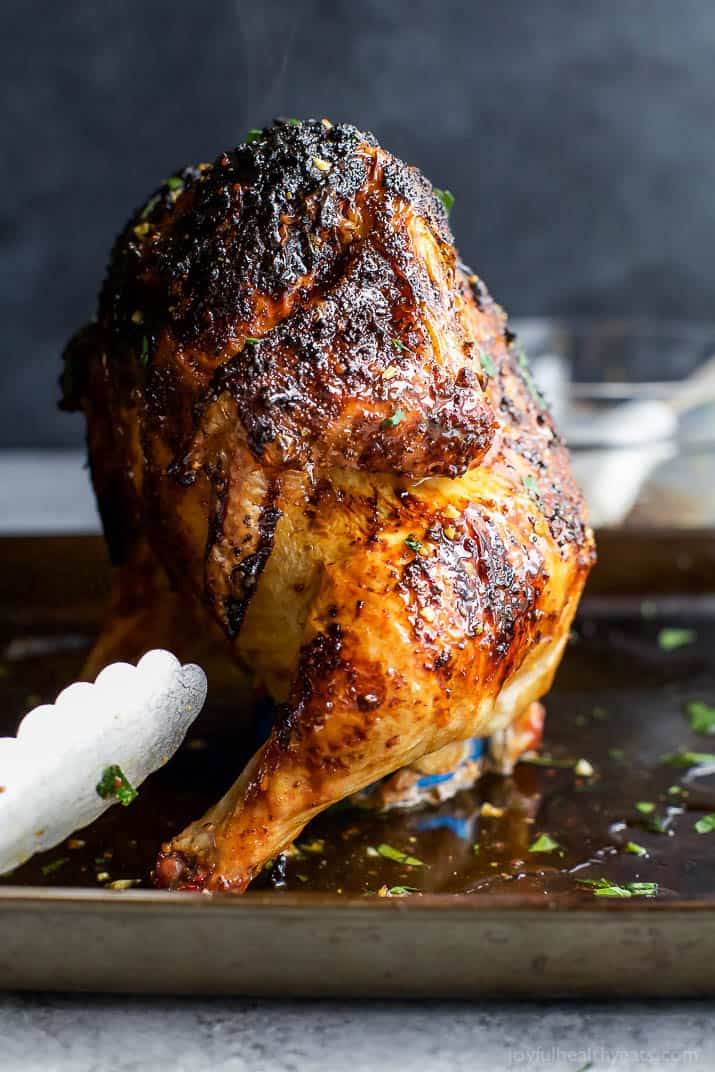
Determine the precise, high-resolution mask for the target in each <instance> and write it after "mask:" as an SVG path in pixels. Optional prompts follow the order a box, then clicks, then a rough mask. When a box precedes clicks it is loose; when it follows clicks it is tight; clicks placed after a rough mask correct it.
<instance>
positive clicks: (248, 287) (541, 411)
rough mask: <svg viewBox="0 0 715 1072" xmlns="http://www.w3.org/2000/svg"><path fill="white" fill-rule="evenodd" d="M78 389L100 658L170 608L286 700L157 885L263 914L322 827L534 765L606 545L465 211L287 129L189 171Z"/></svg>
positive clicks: (71, 396) (270, 131) (351, 150)
mask: <svg viewBox="0 0 715 1072" xmlns="http://www.w3.org/2000/svg"><path fill="white" fill-rule="evenodd" d="M64 382H65V404H66V405H67V406H68V407H70V408H72V407H74V408H81V409H83V410H84V412H85V414H86V417H87V421H88V437H89V453H90V461H91V468H92V476H93V480H94V485H95V489H96V492H97V498H98V501H99V506H100V510H101V513H102V518H103V521H104V526H105V532H106V535H107V539H108V542H109V545H110V548H111V550H112V554H113V556H114V558H115V560H116V562H117V564H118V565H119V567H120V570H119V581H118V587H117V590H116V594H115V598H114V602H113V607H112V614H111V616H110V619H109V623H108V626H107V630H106V632H105V634H104V635H103V637H102V638H100V641H99V644H98V647H97V649H96V652H95V660H96V661H98V662H102V661H109V659H110V658H113V657H117V653H120V654H121V649H122V645H126V644H127V643H128V642H131V639H132V637H134V642H135V643H141V638H142V637H143V636H147V635H148V634H151V633H152V630H160V629H161V628H163V627H165V625H166V622H165V620H164V622H163V625H162V624H161V623H162V614H164V618H166V607H173V610H171V611H170V616H171V615H173V617H174V619H177V618H179V617H180V618H182V621H183V628H184V630H185V631H187V632H188V633H191V630H192V628H193V629H194V632H195V634H196V635H199V634H201V635H209V633H210V631H211V629H215V630H216V636H217V637H218V635H219V629H217V628H216V624H217V625H218V627H220V634H221V636H222V637H223V640H222V641H215V640H212V643H215V642H219V643H223V644H224V645H225V649H226V651H227V652H230V653H231V654H232V655H233V657H234V658H235V659H236V660H237V661H238V662H239V663H240V664H241V665H243V666H245V667H248V668H250V670H251V672H252V673H253V674H254V675H255V678H256V680H257V681H258V682H260V683H261V685H262V686H263V687H265V688H267V690H268V691H269V692H270V694H271V695H272V697H273V698H274V700H275V701H276V703H277V705H278V707H277V716H276V721H275V724H274V726H273V729H272V731H271V733H270V736H269V737H268V739H267V741H266V742H265V744H264V745H263V746H262V747H261V748H260V749H259V750H258V751H257V752H256V754H255V755H254V757H253V759H252V760H251V761H250V762H249V764H248V765H247V767H246V768H245V770H244V771H243V772H242V773H240V776H239V778H238V780H237V782H236V783H235V785H234V786H233V787H232V788H231V789H230V790H229V791H228V793H227V794H226V795H225V796H224V798H223V799H222V800H221V801H220V802H219V803H218V804H216V805H215V806H214V807H213V808H212V809H211V810H210V811H209V812H208V813H207V814H206V815H205V816H204V817H203V818H201V819H198V820H197V821H196V822H194V823H193V824H191V825H190V826H189V827H188V828H187V829H186V830H185V831H184V832H183V833H181V834H178V835H177V836H176V837H175V838H174V840H173V841H172V842H170V843H168V844H167V845H165V846H164V850H163V852H162V853H161V855H160V858H159V861H158V863H157V868H156V880H157V882H158V883H159V884H161V885H169V886H174V887H181V888H189V889H197V888H206V889H209V890H233V891H236V892H241V891H243V890H244V889H245V888H246V886H247V885H248V883H249V882H250V881H251V878H252V877H253V876H254V875H256V874H257V873H258V871H259V870H260V869H261V868H262V866H263V864H264V863H265V861H266V860H269V859H271V858H272V857H274V856H275V855H276V854H277V853H279V852H281V850H283V849H285V848H286V847H287V846H288V845H290V844H291V842H292V841H293V840H294V839H295V838H296V837H297V836H298V835H299V834H300V832H301V830H302V829H303V827H304V826H305V825H306V823H307V822H308V821H309V820H310V819H311V818H313V816H315V815H316V814H318V813H319V812H320V811H322V810H323V809H324V808H327V807H328V806H329V805H331V804H334V803H335V802H337V801H340V800H342V799H343V798H345V797H348V796H354V795H355V794H358V795H359V794H361V793H365V792H369V791H371V789H372V787H374V786H375V784H376V783H377V784H378V785H382V786H385V785H390V786H392V789H393V790H394V789H395V784H396V783H395V781H394V779H395V777H397V779H398V780H399V779H400V778H402V777H403V776H407V775H409V774H410V773H411V774H413V775H415V772H416V776H419V775H420V774H421V775H423V776H424V777H426V778H427V779H429V778H432V780H433V781H434V780H435V777H436V781H437V782H439V780H440V775H441V774H444V773H445V772H449V771H453V770H454V768H455V765H456V764H458V763H462V762H473V763H475V764H476V763H477V762H478V754H477V753H470V755H469V756H466V754H465V748H466V747H471V745H469V746H467V745H466V744H465V742H470V741H471V740H472V739H474V738H490V739H491V742H492V755H493V756H494V757H496V760H497V761H498V762H500V763H501V764H502V765H503V766H508V764H509V762H511V761H513V758H514V756H515V755H516V754H518V752H519V751H523V750H524V749H525V748H529V747H533V745H534V743H536V742H537V741H538V738H539V732H540V723H541V711H540V708H539V706H538V704H537V703H536V701H538V699H539V698H540V697H541V696H543V694H544V693H545V692H546V691H547V690H548V688H549V686H550V684H551V680H552V678H553V675H554V672H555V670H556V667H557V666H558V663H559V660H560V658H561V654H562V651H563V648H564V645H565V643H566V641H567V638H568V634H569V626H570V624H571V620H572V618H573V615H574V611H575V609H576V605H577V603H578V599H579V596H580V593H581V590H582V587H583V584H584V581H585V579H586V576H587V574H588V571H589V569H590V566H591V564H592V562H593V560H594V545H593V537H592V534H591V532H590V530H589V528H588V526H587V522H586V517H585V511H584V505H583V501H582V498H581V495H580V493H579V491H578V489H577V487H576V486H575V484H574V481H573V478H572V476H571V473H570V470H569V463H568V455H567V451H566V448H565V446H564V444H563V441H562V440H561V439H560V437H559V435H558V432H557V431H556V429H555V428H554V425H553V422H552V420H551V417H550V415H549V413H548V411H547V409H546V408H545V405H544V403H543V400H542V399H541V396H540V395H539V393H538V391H537V390H536V389H535V385H534V383H533V380H532V378H531V374H530V372H529V369H528V364H527V363H526V360H525V358H524V355H523V353H522V352H521V351H520V349H519V348H518V346H517V344H516V342H515V340H514V337H513V335H512V334H511V332H510V331H509V330H508V328H507V324H506V316H505V314H504V312H503V310H502V309H501V307H500V306H499V305H497V304H495V302H494V301H493V300H492V299H491V297H490V296H489V294H488V292H487V289H486V287H485V286H484V284H483V283H482V282H481V280H480V279H478V278H477V276H475V275H473V274H472V273H471V272H470V270H469V269H467V268H465V266H464V265H463V264H462V263H461V262H460V261H459V259H458V256H457V254H456V252H455V249H454V245H453V240H452V235H451V233H450V230H449V225H448V222H447V213H446V210H445V202H444V198H443V197H442V196H440V195H439V192H438V191H435V190H434V189H433V188H432V186H431V185H430V183H429V182H428V181H427V180H426V179H425V178H424V177H423V176H422V175H421V174H420V173H419V171H417V170H416V169H415V168H412V167H408V166H407V165H405V164H403V163H402V162H401V161H399V160H397V159H396V158H395V157H393V156H391V155H390V154H389V153H388V152H386V151H385V150H384V149H382V148H381V147H380V146H379V145H378V144H377V142H376V140H375V139H374V137H373V136H372V135H370V134H364V133H362V132H360V131H359V130H356V129H355V128H354V127H352V126H349V125H345V124H338V125H332V124H331V123H329V122H327V121H326V120H322V121H320V120H308V121H305V122H300V123H298V122H294V121H285V122H277V123H276V124H275V125H274V126H273V127H270V128H267V129H265V130H262V131H258V130H252V131H251V132H250V137H249V138H248V139H247V143H246V144H244V145H242V146H240V147H239V148H237V149H235V150H234V151H232V152H227V153H224V154H223V155H221V156H220V157H219V158H218V160H217V161H216V162H215V163H214V164H212V165H210V166H206V165H204V166H201V167H198V168H187V169H185V170H184V171H182V172H180V173H179V174H177V175H176V176H174V177H172V178H171V179H170V180H169V181H168V182H166V183H165V184H164V185H163V186H162V187H161V188H160V190H159V191H158V192H157V193H156V194H154V196H153V197H151V198H150V199H149V201H147V203H146V204H145V205H144V206H143V207H142V208H141V209H140V210H139V211H138V212H137V214H136V215H135V217H134V218H133V220H132V221H131V222H130V224H129V225H128V226H127V228H126V229H125V231H124V232H123V233H122V234H121V236H120V237H119V239H118V241H117V244H116V246H115V249H114V252H113V255H112V260H111V264H110V269H109V273H108V276H107V279H106V282H105V284H104V287H103V289H102V293H101V296H100V302H99V311H98V317H97V321H96V322H95V323H92V324H91V325H89V326H88V327H87V328H85V329H84V330H83V331H82V332H80V333H79V334H78V335H77V336H76V338H75V339H74V340H73V341H72V343H71V344H70V345H69V347H68V350H67V354H66V372H65V381H64ZM162 608H164V609H163V610H162ZM209 618H210V619H212V621H213V623H214V625H213V626H211V625H209V624H208V621H209ZM187 623H189V624H187ZM190 623H193V625H191V624H190ZM153 642H154V643H155V642H156V638H154V641H153ZM470 757H471V758H470ZM469 769H470V770H471V769H472V768H469ZM396 772H399V773H398V774H397V775H396ZM237 773H238V772H237Z"/></svg>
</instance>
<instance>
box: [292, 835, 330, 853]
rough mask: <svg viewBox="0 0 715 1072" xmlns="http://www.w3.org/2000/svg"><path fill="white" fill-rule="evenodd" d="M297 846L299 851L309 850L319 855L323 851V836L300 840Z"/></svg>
mask: <svg viewBox="0 0 715 1072" xmlns="http://www.w3.org/2000/svg"><path fill="white" fill-rule="evenodd" d="M298 848H299V849H300V850H301V852H311V853H313V855H318V856H319V855H320V854H321V853H322V852H324V851H325V838H313V840H312V841H301V843H300V845H299V846H298Z"/></svg>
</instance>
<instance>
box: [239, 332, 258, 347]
mask: <svg viewBox="0 0 715 1072" xmlns="http://www.w3.org/2000/svg"><path fill="white" fill-rule="evenodd" d="M243 341H244V344H247V345H248V346H255V345H256V343H257V342H260V341H261V340H260V339H259V338H257V337H256V336H255V335H246V338H245V339H244V340H243Z"/></svg>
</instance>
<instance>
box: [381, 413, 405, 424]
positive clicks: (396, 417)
mask: <svg viewBox="0 0 715 1072" xmlns="http://www.w3.org/2000/svg"><path fill="white" fill-rule="evenodd" d="M404 419H405V414H404V411H403V410H401V409H396V410H395V412H394V413H393V414H392V416H391V417H385V420H384V421H383V422H382V424H381V425H380V427H381V428H397V426H398V424H400V423H401V422H402V421H403V420H404Z"/></svg>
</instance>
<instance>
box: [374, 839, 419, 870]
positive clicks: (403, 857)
mask: <svg viewBox="0 0 715 1072" xmlns="http://www.w3.org/2000/svg"><path fill="white" fill-rule="evenodd" d="M377 852H378V854H379V855H380V856H384V857H385V859H386V860H394V861H395V863H397V864H407V865H408V866H409V867H424V861H422V860H418V859H417V857H416V856H410V855H409V853H406V852H403V851H402V849H395V848H393V847H392V845H386V844H385V843H384V842H383V843H382V845H378V846H377Z"/></svg>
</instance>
